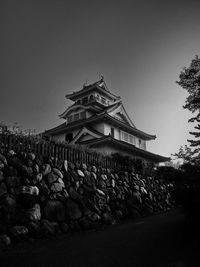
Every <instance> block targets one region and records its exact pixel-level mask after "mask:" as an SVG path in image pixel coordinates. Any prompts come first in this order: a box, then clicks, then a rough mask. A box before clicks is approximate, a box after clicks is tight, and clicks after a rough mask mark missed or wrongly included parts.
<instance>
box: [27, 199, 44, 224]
mask: <svg viewBox="0 0 200 267" xmlns="http://www.w3.org/2000/svg"><path fill="white" fill-rule="evenodd" d="M26 216H27V219H28V221H39V220H40V219H41V211H40V205H39V204H37V203H36V204H35V205H34V206H33V207H32V208H30V209H28V210H27V211H26Z"/></svg>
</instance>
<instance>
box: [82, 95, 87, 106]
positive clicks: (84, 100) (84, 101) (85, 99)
mask: <svg viewBox="0 0 200 267" xmlns="http://www.w3.org/2000/svg"><path fill="white" fill-rule="evenodd" d="M82 103H83V105H85V104H87V103H88V98H87V97H84V98H83V100H82Z"/></svg>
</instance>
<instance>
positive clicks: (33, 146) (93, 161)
mask: <svg viewBox="0 0 200 267" xmlns="http://www.w3.org/2000/svg"><path fill="white" fill-rule="evenodd" d="M0 149H1V151H7V150H11V149H12V150H14V151H15V152H22V151H23V152H33V153H35V154H36V155H41V156H43V157H48V158H51V157H52V158H56V159H58V160H68V161H70V162H74V163H75V162H79V163H85V164H86V165H96V166H97V167H102V168H108V169H116V168H122V167H123V166H119V162H118V163H117V162H116V161H114V160H113V159H112V158H111V157H109V156H104V155H102V154H100V153H97V152H95V151H90V150H88V149H84V148H82V147H77V146H74V145H72V146H70V145H68V144H64V143H53V142H48V141H45V140H43V139H42V138H36V137H34V136H20V135H15V134H4V133H0Z"/></svg>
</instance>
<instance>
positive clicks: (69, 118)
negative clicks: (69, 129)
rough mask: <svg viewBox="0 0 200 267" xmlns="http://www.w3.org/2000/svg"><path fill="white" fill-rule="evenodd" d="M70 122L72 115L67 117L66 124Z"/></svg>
mask: <svg viewBox="0 0 200 267" xmlns="http://www.w3.org/2000/svg"><path fill="white" fill-rule="evenodd" d="M72 121H73V116H72V115H71V116H68V117H67V122H68V123H70V122H72Z"/></svg>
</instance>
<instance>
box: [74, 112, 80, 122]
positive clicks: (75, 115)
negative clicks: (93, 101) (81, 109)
mask: <svg viewBox="0 0 200 267" xmlns="http://www.w3.org/2000/svg"><path fill="white" fill-rule="evenodd" d="M74 120H75V121H77V120H79V113H76V114H74Z"/></svg>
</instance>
